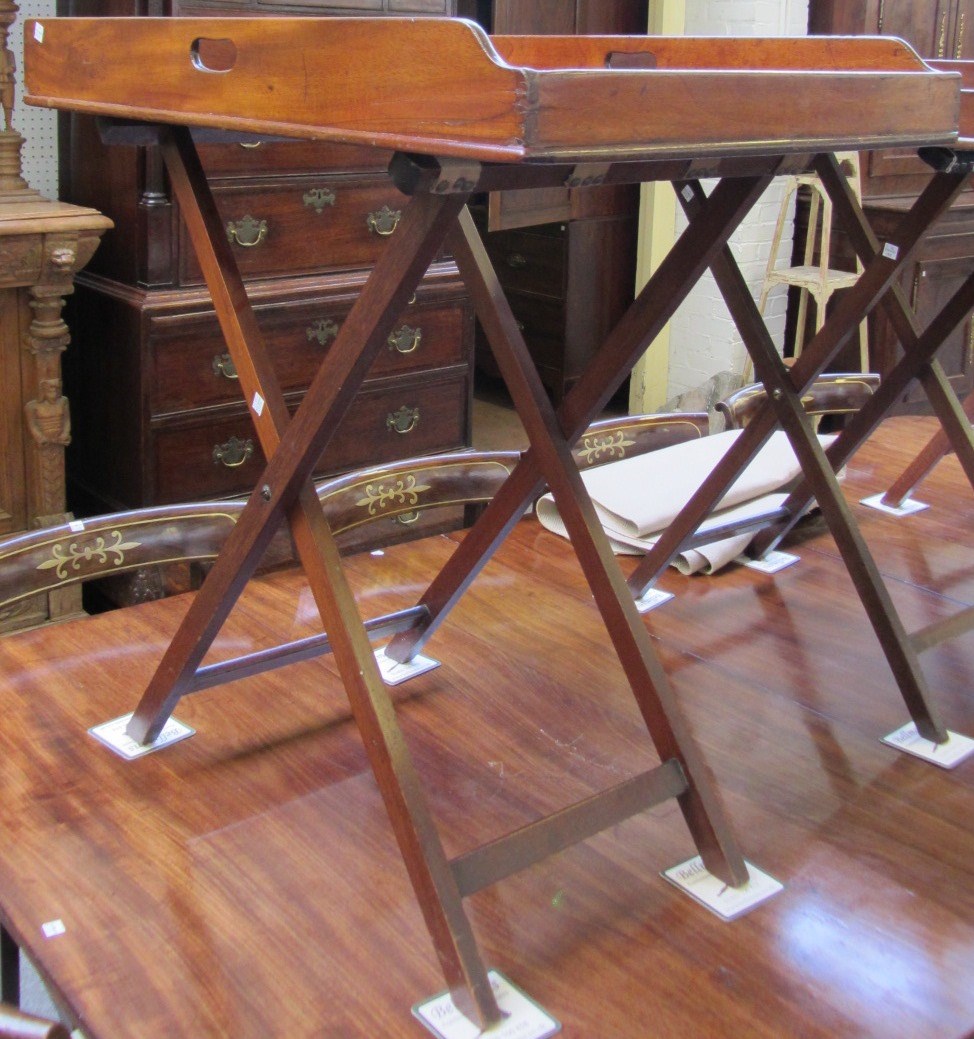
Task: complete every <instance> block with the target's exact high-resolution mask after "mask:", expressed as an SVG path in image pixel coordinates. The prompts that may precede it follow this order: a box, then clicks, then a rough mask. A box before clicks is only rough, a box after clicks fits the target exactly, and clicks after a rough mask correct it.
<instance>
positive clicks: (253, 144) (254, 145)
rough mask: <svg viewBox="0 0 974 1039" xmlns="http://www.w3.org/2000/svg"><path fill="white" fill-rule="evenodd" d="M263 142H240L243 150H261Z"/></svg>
mask: <svg viewBox="0 0 974 1039" xmlns="http://www.w3.org/2000/svg"><path fill="white" fill-rule="evenodd" d="M263 143H264V142H263V141H240V147H241V148H259V147H260V146H261V145H262V144H263Z"/></svg>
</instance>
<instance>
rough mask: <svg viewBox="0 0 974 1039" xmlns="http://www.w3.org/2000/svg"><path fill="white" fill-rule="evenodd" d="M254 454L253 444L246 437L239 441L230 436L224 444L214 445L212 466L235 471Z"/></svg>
mask: <svg viewBox="0 0 974 1039" xmlns="http://www.w3.org/2000/svg"><path fill="white" fill-rule="evenodd" d="M253 453H254V442H253V440H251V439H250V437H247V439H246V440H241V439H240V438H239V437H236V436H232V437H230V439H229V440H228V441H227V442H226V443H225V444H216V445H214V447H213V464H214V465H225V466H226V467H227V468H228V469H236V468H237V467H238V466H241V465H243V464H244V462H246V461H247V460H248V459H250V458H251V457H252V455H253Z"/></svg>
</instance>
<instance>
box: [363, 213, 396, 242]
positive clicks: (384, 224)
mask: <svg viewBox="0 0 974 1039" xmlns="http://www.w3.org/2000/svg"><path fill="white" fill-rule="evenodd" d="M401 219H402V210H401V209H390V208H389V207H388V206H383V207H382V208H381V209H380V210H377V211H376V210H373V211H372V212H371V213H369V215H368V216H367V217H366V218H365V226H366V227H368V229H369V230H370V231H371V232H372V233H373V234H377V235H382V237H383V238H388V237H389V235H391V234H392V233H393V231H395V229H396V228H397V227H398V226H399V221H400V220H401Z"/></svg>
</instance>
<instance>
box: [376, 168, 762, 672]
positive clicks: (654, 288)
mask: <svg viewBox="0 0 974 1039" xmlns="http://www.w3.org/2000/svg"><path fill="white" fill-rule="evenodd" d="M771 172H772V173H773V170H772V171H771ZM769 182H770V174H769V175H768V176H762V177H753V178H740V179H725V180H723V181H721V182H720V184H719V185H718V186H717V187H716V188H715V189H714V192H713V194H712V195H711V196H710V198H709V199H708V201H707V204H706V207H705V210H704V212H703V213H702V214H701V217H700V219H697V220H694V221H692V222H691V223H690V226H689V227H687V228H686V230H685V231H684V232H683V234H682V235H681V237H680V238H679V240H678V241H677V242H676V243H675V244H674V246H673V248H672V250H671V251H670V252H669V254H668V255H667V256H666V257H665V258H664V260H663V262H662V263H661V264H660V266H659V268H658V269H657V271H656V272H655V273H654V274H653V276H652V277H651V278H650V279H649V281H648V282H647V284H646V285H645V286H644V288H643V289H642V290H641V292H640V293H639V295H638V296H637V298H636V299H635V300H634V302H633V303H632V305H631V307H630V308H629V310H628V311H627V313H626V314H625V315H624V316H623V318H622V320H621V321H620V322H619V324H618V325H617V326H616V328H615V329H614V330H613V332H612V334H611V335H610V336H609V338H608V340H607V341H606V343H605V344H604V346H603V348H602V350H601V351H600V353H599V355H598V357H597V358H596V360H595V362H594V363H593V364H591V365H590V366H589V367H588V368H587V369H586V371H585V372H584V373H583V375H582V377H581V379H580V380H579V381H578V382H577V383H576V384H575V386H574V387H573V389H572V390H571V391H570V392H569V394H568V395H567V396H566V398H565V400H564V401H563V402H562V404H561V407H560V408H559V410H558V413H557V420H558V425H559V428H560V430H561V432H562V434H563V435H564V438H565V440H566V441H568V442H569V443H574V442H575V440H577V439H578V437H579V436H581V434H582V433H583V432H584V430H585V429H586V428H587V427H588V425H589V424H590V423H591V421H592V420H593V418H594V417H596V416H597V415H598V414H599V413H600V411H601V409H602V408H603V407H604V406H605V404H606V403H607V401H608V400H609V398H610V397H611V396H612V394H613V393H614V392H615V389H616V388H617V386H618V384H619V381H620V380H621V379H622V378H624V377H625V375H626V374H628V372H629V371H630V370H631V368H632V366H633V365H634V364H635V363H636V360H637V359H638V358H639V357H640V356H641V355H642V353H644V352H645V350H646V349H647V347H648V346H649V344H650V343H651V342H652V341H653V340H654V339H655V338H656V336H657V335H658V334H659V332H660V331H661V330H662V328H663V326H664V325H665V324H666V322H667V321H669V320H670V318H671V317H672V316H673V314H674V312H675V311H676V309H677V307H679V305H680V303H681V302H682V301H683V299H684V298H685V297H686V294H687V293H688V292H689V290H690V289H691V288H692V287H693V285H695V284H696V282H697V280H698V279H699V278H700V275H701V274H702V273H703V272H704V271H705V270H706V268H707V267H708V266H709V264H710V262H711V260H712V258H713V257H714V256H715V255H716V254H717V252H718V251H719V250H720V249H721V248H722V247H723V246H724V245H725V244H726V242H727V240H728V238H729V237H730V235H731V234H732V233H733V232H734V230H735V229H736V228H737V226H738V225H739V224H740V222H741V220H743V218H744V217H745V216H746V215H747V213H748V212H749V211H750V209H751V208H752V207H753V206H754V204H755V202H756V201H757V199H758V198H759V197H760V196H761V194H762V192H763V191H764V190H765V189H766V187H767V185H768V183H769ZM502 349H503V348H502ZM543 487H544V478H543V476H542V475H541V473H540V472H539V469H538V466H537V464H536V461H535V458H534V454H533V451H532V450H530V449H529V451H528V453H527V455H526V457H525V459H524V461H522V462H521V464H520V465H518V467H517V468H516V469H515V470H514V472H513V473H512V474H511V478H510V479H509V480H508V481H507V483H506V484H505V485H504V486H503V487H502V488H501V491H500V493H499V494H498V495H497V497H496V498H495V499H494V500H493V501H492V502H491V503H490V504H489V505H488V506H487V509H486V510H485V512H484V515H483V516H482V517H481V518H480V520H479V521H478V523H477V524H476V525H475V526H474V528H473V529H472V530H471V531H470V533H469V534H468V535H467V537H466V538H465V539H464V541H463V543H462V544H461V545H460V546H459V548H458V549H457V551H456V552H455V553H454V554H453V556H452V558H451V559H450V560H449V562H448V563H447V564H446V566H445V567H444V568H443V570H441V571H440V573H439V574H438V575H437V576H436V578H435V579H434V581H433V582H432V583H431V584H430V586H429V588H428V589H427V590H426V592H425V594H424V595H423V597H422V599H421V600H420V602H421V604H422V605H423V606H424V607H425V608H426V610H427V617H426V619H425V620H424V621H422V622H421V623H420V624H418V625H416V627H415V628H413V629H411V630H410V631H407V632H403V633H401V634H399V635H397V636H396V637H395V638H394V639H393V640H392V642H391V643H390V645H389V646H388V647H387V650H386V652H387V653H388V654H389V655H390V656H392V657H394V658H395V659H396V660H399V661H406V660H409V659H410V658H411V657H413V656H414V655H415V654H416V653H418V652H419V651H420V650H421V649H422V647H423V645H424V644H425V643H426V641H427V640H428V639H429V638H430V637H431V636H432V634H433V633H434V632H435V630H436V628H437V626H438V625H439V624H440V623H441V622H442V620H443V619H444V618H445V617H446V615H447V614H448V612H449V610H450V609H451V608H452V606H453V605H454V603H455V602H456V601H457V600H458V599H459V598H460V596H461V595H462V594H463V592H464V591H465V590H466V588H467V587H468V586H469V584H470V582H471V581H472V580H473V579H474V577H475V576H476V574H477V573H478V572H479V570H480V569H481V568H482V567H483V566H484V565H485V564H486V562H487V560H488V559H489V558H490V556H491V554H492V553H493V552H494V550H495V549H496V548H497V546H498V545H500V544H501V543H502V542H503V540H504V537H505V536H506V534H507V533H508V532H509V530H510V528H511V527H512V526H513V525H514V524H515V523H516V522H517V521H518V520H519V519H520V517H521V515H522V514H523V512H524V510H525V508H527V506H528V505H529V504H530V503H531V501H532V499H533V498H534V497H535V496H537V495H538V494H540V493H541V490H542V489H543Z"/></svg>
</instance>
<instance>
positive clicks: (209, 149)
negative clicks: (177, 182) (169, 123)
mask: <svg viewBox="0 0 974 1039" xmlns="http://www.w3.org/2000/svg"><path fill="white" fill-rule="evenodd" d="M199 153H200V159H201V160H202V162H203V168H204V169H205V170H206V172H207V174H208V175H209V176H210V177H260V176H264V175H267V174H289V173H290V174H303V175H305V176H307V174H308V172H309V171H312V170H331V171H335V172H339V171H340V172H346V171H349V170H371V171H378V172H382V173H384V172H385V170H386V169H387V167H388V165H389V159H390V158H391V155H392V153H391V152H389V151H383V150H380V149H378V148H360V147H357V146H355V145H353V144H326V143H324V142H321V141H250V142H248V143H246V144H202V145H200V146H199Z"/></svg>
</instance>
